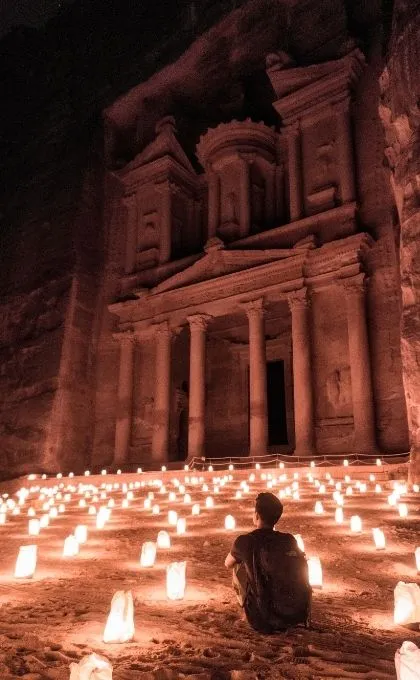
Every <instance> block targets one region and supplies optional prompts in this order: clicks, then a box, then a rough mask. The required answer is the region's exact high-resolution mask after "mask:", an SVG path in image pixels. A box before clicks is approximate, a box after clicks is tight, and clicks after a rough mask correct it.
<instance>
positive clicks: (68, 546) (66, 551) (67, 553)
mask: <svg viewBox="0 0 420 680" xmlns="http://www.w3.org/2000/svg"><path fill="white" fill-rule="evenodd" d="M78 552H79V543H78V542H77V540H76V539H75V537H74V536H67V538H66V539H65V541H64V547H63V557H74V556H75V555H77V553H78Z"/></svg>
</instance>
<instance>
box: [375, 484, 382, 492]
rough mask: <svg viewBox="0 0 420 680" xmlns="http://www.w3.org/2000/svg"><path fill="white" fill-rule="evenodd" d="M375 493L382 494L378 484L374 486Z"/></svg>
mask: <svg viewBox="0 0 420 680" xmlns="http://www.w3.org/2000/svg"><path fill="white" fill-rule="evenodd" d="M375 493H382V487H381V485H380V484H375Z"/></svg>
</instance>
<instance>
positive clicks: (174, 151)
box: [131, 116, 195, 175]
mask: <svg viewBox="0 0 420 680" xmlns="http://www.w3.org/2000/svg"><path fill="white" fill-rule="evenodd" d="M167 157H169V158H171V159H172V160H173V161H175V162H176V163H179V165H181V166H182V167H183V168H184V169H185V170H187V171H188V172H189V173H191V174H193V175H195V170H194V168H193V166H192V165H191V163H190V161H189V159H188V156H187V155H186V153H185V151H184V150H183V148H182V146H181V145H180V143H179V142H178V140H177V138H176V131H175V121H174V119H173V118H172V117H171V116H166V118H164V119H162V120H161V121H159V123H158V124H157V125H156V137H155V139H154V140H153V141H152V142H150V144H148V145H147V146H146V147H145V148H144V149H143V151H141V152H140V153H139V154H138V155H137V156H136V158H135V159H134V161H133V162H132V164H131V167H132V168H134V167H136V168H139V167H142V166H145V165H149V164H150V163H153V162H154V161H158V160H160V159H162V158H167Z"/></svg>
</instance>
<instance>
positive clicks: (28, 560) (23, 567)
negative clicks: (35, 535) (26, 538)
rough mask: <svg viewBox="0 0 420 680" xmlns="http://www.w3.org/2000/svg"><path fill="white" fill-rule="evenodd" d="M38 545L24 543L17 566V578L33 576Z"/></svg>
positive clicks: (20, 549)
mask: <svg viewBox="0 0 420 680" xmlns="http://www.w3.org/2000/svg"><path fill="white" fill-rule="evenodd" d="M36 559H37V547H36V545H22V546H21V547H20V548H19V553H18V556H17V560H16V566H15V578H32V576H33V575H34V573H35V569H36Z"/></svg>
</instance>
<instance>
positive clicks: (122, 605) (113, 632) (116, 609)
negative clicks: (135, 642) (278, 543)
mask: <svg viewBox="0 0 420 680" xmlns="http://www.w3.org/2000/svg"><path fill="white" fill-rule="evenodd" d="M134 632H135V631H134V605H133V596H132V593H131V590H128V591H127V592H125V591H123V590H117V592H116V593H115V594H114V596H113V598H112V600H111V611H110V613H109V616H108V619H107V622H106V626H105V630H104V635H103V641H104V642H129V641H130V640H132V639H133V637H134Z"/></svg>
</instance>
